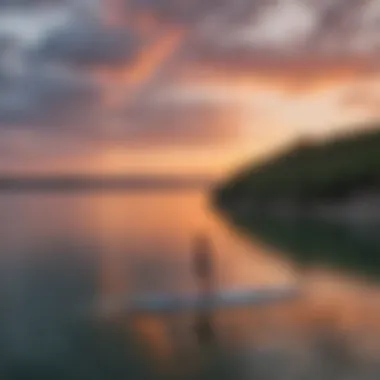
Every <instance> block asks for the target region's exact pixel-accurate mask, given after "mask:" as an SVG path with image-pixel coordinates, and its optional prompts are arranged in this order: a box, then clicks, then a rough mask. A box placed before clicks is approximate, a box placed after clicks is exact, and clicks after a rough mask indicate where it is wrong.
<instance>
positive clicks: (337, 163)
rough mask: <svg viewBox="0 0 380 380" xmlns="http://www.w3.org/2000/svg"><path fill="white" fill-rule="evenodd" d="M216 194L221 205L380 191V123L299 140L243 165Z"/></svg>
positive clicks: (335, 198) (320, 198)
mask: <svg viewBox="0 0 380 380" xmlns="http://www.w3.org/2000/svg"><path fill="white" fill-rule="evenodd" d="M379 127H380V124H379ZM216 194H217V195H216V198H217V201H218V203H219V204H221V205H223V204H226V203H230V202H242V201H244V200H247V201H249V200H251V201H253V200H256V201H260V203H263V202H264V203H265V202H272V201H279V200H286V201H292V202H293V201H295V202H301V203H302V204H303V203H305V202H306V203H323V202H325V201H329V202H332V201H333V202H334V201H342V200H345V199H348V198H352V197H355V196H357V195H358V194H372V195H373V194H380V128H373V126H372V128H370V129H369V128H367V129H365V131H364V132H361V133H358V134H350V135H344V136H339V137H335V138H334V139H332V140H329V141H325V142H312V141H303V142H299V143H298V144H296V145H295V146H293V147H291V148H289V149H287V150H285V151H283V152H281V153H280V154H278V155H277V156H276V157H271V158H270V159H268V160H266V161H265V162H262V163H260V164H253V165H248V166H247V167H245V168H244V169H242V170H240V171H239V172H238V173H237V174H236V175H235V176H234V177H233V178H232V179H230V180H229V181H228V182H227V183H224V184H222V185H221V186H220V187H219V189H218V190H217V192H216Z"/></svg>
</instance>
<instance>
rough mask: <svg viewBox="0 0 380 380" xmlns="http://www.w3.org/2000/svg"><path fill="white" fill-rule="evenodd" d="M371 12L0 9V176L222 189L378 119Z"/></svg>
mask: <svg viewBox="0 0 380 380" xmlns="http://www.w3.org/2000/svg"><path fill="white" fill-rule="evenodd" d="M379 54H380V0H0V172H7V173H8V172H11V173H15V172H17V173H26V172H27V173H57V172H58V173H61V172H65V173H66V172H81V173H89V172H91V173H106V174H114V173H155V174H156V173H165V174H167V173H179V174H184V173H185V174H186V173H188V174H207V175H211V176H216V177H218V176H225V175H228V174H229V173H231V172H233V170H234V169H236V168H237V167H238V166H239V165H241V164H242V163H244V162H246V161H249V160H251V161H254V160H258V159H260V158H262V157H263V156H268V155H270V154H272V153H273V152H275V151H276V150H277V149H280V148H281V147H283V146H284V145H287V144H290V143H292V142H293V141H294V140H297V139H299V138H304V137H310V136H311V137H312V138H326V137H328V136H330V135H331V134H336V133H343V132H347V131H352V130H357V129H361V128H367V125H370V124H369V123H370V122H372V121H376V120H377V119H378V117H379V115H380V111H379V110H380V107H379V105H380V72H379V68H378V64H377V60H378V58H379V57H378V55H379Z"/></svg>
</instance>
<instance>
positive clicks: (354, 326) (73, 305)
mask: <svg viewBox="0 0 380 380" xmlns="http://www.w3.org/2000/svg"><path fill="white" fill-rule="evenodd" d="M0 209H1V210H2V213H1V214H0V224H1V227H2V228H1V230H0V235H1V239H0V242H1V243H0V251H1V258H0V262H1V265H0V272H1V276H0V301H1V305H2V310H3V312H2V313H1V314H0V370H1V374H0V375H1V378H2V379H5V380H13V379H16V380H18V379H34V378H38V379H52V378H54V379H64V380H66V379H70V380H72V379H85V380H86V379H91V380H93V379H95V380H97V379H99V380H102V379H107V380H108V379H125V378H128V379H144V380H145V379H148V380H149V379H152V380H153V379H186V380H187V379H188V380H196V379H218V380H219V379H222V380H223V379H226V380H227V379H252V378H255V379H258V380H261V379H262V380H268V379H279V380H282V379H284V380H285V379H305V378H306V379H314V378H315V379H321V378H323V379H328V378H330V377H331V378H332V377H334V379H344V378H345V379H346V378H347V376H348V375H349V376H350V378H352V379H364V378H368V379H371V378H374V379H375V378H378V375H379V373H380V368H379V367H378V362H379V359H380V351H379V350H380V343H379V342H380V339H379V337H380V323H379V322H378V320H379V316H380V302H379V299H380V297H379V295H380V292H379V289H378V287H377V286H376V285H374V284H368V283H363V281H362V280H361V278H359V277H356V276H355V275H354V276H351V277H350V276H346V275H345V274H344V273H341V272H340V271H337V270H334V271H327V270H326V269H323V270H322V269H321V270H314V271H308V272H307V275H305V276H304V277H305V278H304V281H303V285H304V293H305V295H304V297H303V298H301V299H297V300H293V301H289V302H285V303H281V304H280V303H278V304H277V303H275V304H269V305H266V306H265V307H260V308H255V307H249V306H247V307H245V308H240V309H233V310H228V311H227V310H226V311H223V312H221V311H218V312H215V313H213V314H212V315H208V314H206V315H202V314H201V315H199V314H197V313H195V312H190V313H184V314H179V315H162V316H154V315H145V316H139V315H133V314H132V315H131V314H128V315H127V314H125V313H123V312H121V311H120V310H119V311H116V312H115V313H111V314H109V315H107V318H98V316H97V315H96V314H93V315H92V314H91V315H90V314H89V313H88V312H87V311H90V310H92V309H91V307H90V306H91V305H93V303H94V301H98V300H100V299H103V298H107V297H112V296H115V295H123V296H126V297H128V296H129V295H136V294H141V295H143V294H152V293H160V292H172V293H182V294H190V293H194V292H197V291H198V290H199V289H198V284H197V281H196V278H194V273H193V270H192V259H193V258H192V255H191V252H192V247H191V242H192V238H193V236H194V234H196V233H197V232H198V231H199V230H202V231H203V230H207V231H209V232H210V235H211V236H212V237H213V245H214V250H215V260H214V262H213V274H214V275H215V281H213V284H212V286H213V287H215V288H216V289H231V288H236V289H239V288H240V289H243V288H246V287H247V286H255V287H267V286H268V285H273V284H289V283H292V282H294V278H295V272H294V261H293V260H288V259H286V258H285V256H284V254H283V253H282V252H279V251H278V250H275V249H270V248H268V246H266V245H262V244H261V243H260V242H258V241H257V242H255V241H254V240H251V239H250V238H248V237H245V236H241V235H240V234H239V233H237V232H236V231H234V230H233V229H231V228H230V226H229V224H228V223H226V222H225V221H223V220H221V219H220V218H219V217H218V216H217V215H216V214H215V213H213V212H212V211H211V210H210V209H209V208H208V207H207V199H206V198H205V197H204V195H203V194H201V193H198V192H194V193H189V192H187V193H185V194H173V193H171V194H170V195H168V194H165V193H162V194H152V193H149V194H145V195H144V194H139V195H138V194H136V193H135V194H133V195H128V194H124V195H122V194H118V195H112V194H108V195H88V196H86V195H84V194H82V195H79V196H75V195H73V194H71V195H63V194H61V195H53V194H52V195H47V194H45V195H44V196H43V197H42V196H41V197H40V196H38V195H37V194H34V195H33V196H28V195H26V194H24V195H18V196H16V195H6V196H5V195H4V196H0ZM87 307H88V308H87Z"/></svg>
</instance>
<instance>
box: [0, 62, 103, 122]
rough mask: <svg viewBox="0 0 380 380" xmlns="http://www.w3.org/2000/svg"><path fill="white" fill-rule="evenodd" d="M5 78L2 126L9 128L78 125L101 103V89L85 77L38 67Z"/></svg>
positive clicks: (1, 92)
mask: <svg viewBox="0 0 380 380" xmlns="http://www.w3.org/2000/svg"><path fill="white" fill-rule="evenodd" d="M1 77H3V82H4V85H3V86H2V87H1V89H0V124H3V125H5V126H6V127H10V126H17V125H19V126H20V127H25V126H29V127H31V126H32V127H34V128H41V127H43V128H45V127H46V126H52V127H57V126H64V125H69V124H72V123H74V124H78V122H80V121H83V120H81V119H82V118H83V115H85V114H89V113H90V111H91V108H94V104H95V103H96V101H98V99H99V89H98V88H97V87H96V86H95V85H94V84H93V83H92V82H91V81H90V80H86V79H85V77H84V76H83V75H82V76H79V75H74V74H73V73H71V72H67V71H65V70H62V69H60V70H58V69H55V68H50V70H49V69H48V68H47V67H43V68H42V69H38V68H36V67H34V68H32V69H30V70H28V71H27V72H24V73H22V74H21V75H18V76H14V77H10V76H7V75H6V74H4V72H3V75H1V72H0V78H1Z"/></svg>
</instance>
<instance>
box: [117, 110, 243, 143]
mask: <svg viewBox="0 0 380 380" xmlns="http://www.w3.org/2000/svg"><path fill="white" fill-rule="evenodd" d="M122 117H123V120H125V121H126V126H125V127H124V129H123V130H122V132H121V133H120V141H122V142H123V143H124V144H125V146H126V147H130V148H134V147H135V148H142V147H152V148H155V149H157V148H181V147H197V148H199V147H210V146H213V147H221V146H223V145H227V144H231V143H233V142H234V141H236V139H237V138H238V136H239V132H240V129H239V128H238V127H237V126H236V125H235V124H234V122H236V119H237V116H236V108H234V107H228V106H225V107H223V108H221V107H220V106H219V105H218V104H205V103H202V102H199V103H194V102H190V103H187V102H185V103H182V104H178V103H165V104H164V103H162V104H140V105H139V108H133V109H129V110H127V111H126V113H125V114H124V115H123V116H122Z"/></svg>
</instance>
